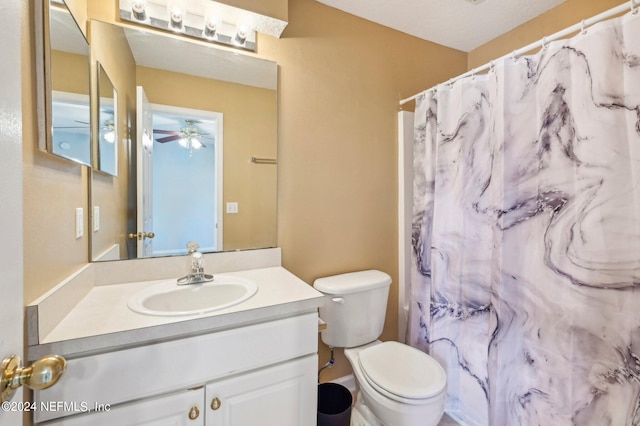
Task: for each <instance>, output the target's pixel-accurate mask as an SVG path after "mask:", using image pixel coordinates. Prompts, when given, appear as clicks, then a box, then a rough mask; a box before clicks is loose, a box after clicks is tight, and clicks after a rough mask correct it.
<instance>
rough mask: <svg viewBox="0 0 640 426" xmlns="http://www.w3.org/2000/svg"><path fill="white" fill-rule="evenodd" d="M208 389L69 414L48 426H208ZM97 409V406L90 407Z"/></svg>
mask: <svg viewBox="0 0 640 426" xmlns="http://www.w3.org/2000/svg"><path fill="white" fill-rule="evenodd" d="M203 406H204V389H203V388H199V389H195V390H188V391H183V392H176V393H172V394H168V395H162V396H158V397H155V398H149V399H145V400H142V401H138V402H133V403H129V404H122V405H118V406H116V407H108V406H103V407H100V409H101V410H102V411H92V412H90V413H87V414H80V415H75V416H69V417H65V418H62V419H60V420H54V421H53V422H50V423H47V426H54V425H55V426H86V425H91V426H114V425H118V426H204V416H205V413H204V410H203ZM89 408H91V409H93V407H89Z"/></svg>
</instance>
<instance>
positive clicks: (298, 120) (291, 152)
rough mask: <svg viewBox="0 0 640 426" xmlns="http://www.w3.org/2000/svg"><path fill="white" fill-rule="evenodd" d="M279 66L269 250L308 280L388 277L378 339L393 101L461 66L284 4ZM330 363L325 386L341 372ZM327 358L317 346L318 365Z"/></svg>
mask: <svg viewBox="0 0 640 426" xmlns="http://www.w3.org/2000/svg"><path fill="white" fill-rule="evenodd" d="M258 41H259V44H258V46H259V48H260V55H261V56H264V57H266V58H267V59H272V60H275V61H277V62H278V64H279V65H280V86H279V101H280V105H279V116H280V119H279V120H280V121H279V133H280V135H279V138H278V141H279V145H278V158H279V164H278V245H279V246H280V247H282V254H283V264H284V266H285V267H286V268H287V269H289V270H290V271H292V272H293V273H295V274H296V275H298V276H299V277H301V278H302V279H303V280H305V281H306V282H308V283H309V284H312V283H313V281H314V280H315V279H316V278H319V277H323V276H327V275H332V274H337V273H342V272H349V271H356V270H361V269H369V268H376V269H380V270H382V271H385V272H387V273H389V274H390V275H391V277H392V278H393V284H392V287H391V292H390V295H389V296H390V297H389V303H388V309H387V317H386V323H385V328H384V333H383V335H382V339H383V340H389V339H395V338H396V337H397V301H398V298H397V291H398V287H397V281H398V270H397V268H398V266H397V264H398V262H397V259H398V250H397V240H398V233H397V202H398V196H397V177H396V175H397V165H396V164H397V148H396V145H397V136H396V132H397V112H398V101H399V100H400V99H403V98H405V97H408V96H411V95H413V94H415V93H418V92H420V91H421V90H424V89H426V88H428V87H430V86H432V85H434V84H436V83H438V82H440V81H443V80H446V79H448V78H450V77H452V76H455V75H458V74H460V73H462V72H464V71H465V69H466V54H465V53H463V52H459V51H455V50H452V49H448V48H445V47H442V46H439V45H435V44H433V43H429V42H425V41H423V40H419V39H417V38H413V37H409V36H407V35H404V34H402V33H399V32H396V31H393V30H390V29H387V28H385V27H381V26H379V25H376V24H373V23H371V22H369V21H366V20H363V19H359V18H356V17H354V16H352V15H348V14H345V13H343V12H340V11H338V10H336V9H333V8H330V7H328V6H325V5H323V4H321V3H318V2H316V1H314V0H291V1H289V24H288V25H287V28H286V29H285V31H284V33H283V35H282V38H281V39H278V40H275V39H273V38H270V37H260V39H259V40H258ZM337 356H338V358H337V364H336V366H335V367H334V368H333V369H331V370H325V372H323V374H322V379H323V380H328V379H330V378H333V377H339V376H342V375H344V374H347V373H349V371H350V368H349V364H348V362H347V361H346V360H345V359H344V357H343V356H342V352H341V351H338V353H337ZM328 359H329V354H328V349H327V348H326V346H324V345H323V344H321V349H320V362H321V364H324V363H325V362H326V361H327V360H328Z"/></svg>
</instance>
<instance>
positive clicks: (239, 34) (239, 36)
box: [236, 25, 249, 44]
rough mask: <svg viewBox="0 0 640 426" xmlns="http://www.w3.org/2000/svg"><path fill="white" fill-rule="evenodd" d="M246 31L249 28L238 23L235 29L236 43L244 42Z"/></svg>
mask: <svg viewBox="0 0 640 426" xmlns="http://www.w3.org/2000/svg"><path fill="white" fill-rule="evenodd" d="M248 31H249V28H247V26H246V25H238V28H237V29H236V43H238V44H244V42H245V41H247V32H248Z"/></svg>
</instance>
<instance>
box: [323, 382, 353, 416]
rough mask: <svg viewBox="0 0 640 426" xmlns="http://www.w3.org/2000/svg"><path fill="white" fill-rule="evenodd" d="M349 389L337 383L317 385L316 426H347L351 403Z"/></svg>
mask: <svg viewBox="0 0 640 426" xmlns="http://www.w3.org/2000/svg"><path fill="white" fill-rule="evenodd" d="M352 402H353V398H352V396H351V392H349V389H347V388H345V387H344V386H342V385H339V384H337V383H321V384H319V385H318V426H349V423H350V422H351V403H352Z"/></svg>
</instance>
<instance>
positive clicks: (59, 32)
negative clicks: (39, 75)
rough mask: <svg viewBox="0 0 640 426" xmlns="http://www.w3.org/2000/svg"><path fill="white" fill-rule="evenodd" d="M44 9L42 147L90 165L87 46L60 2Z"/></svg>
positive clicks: (64, 6)
mask: <svg viewBox="0 0 640 426" xmlns="http://www.w3.org/2000/svg"><path fill="white" fill-rule="evenodd" d="M48 12H49V13H48V17H49V20H48V22H49V25H48V28H49V33H48V34H49V38H48V40H49V44H48V45H49V49H45V55H46V56H45V57H46V59H45V67H48V68H49V74H48V75H49V76H50V80H49V81H47V82H46V83H45V85H46V87H47V91H46V93H47V95H45V96H46V99H48V100H49V102H50V104H49V105H46V106H45V109H46V111H48V114H47V117H46V118H45V121H46V123H48V124H47V129H48V130H47V135H46V138H45V139H46V149H47V151H48V152H51V153H53V154H56V155H58V156H60V157H64V158H67V159H69V160H72V161H75V162H78V163H80V164H84V165H91V131H90V128H91V126H90V122H91V118H90V115H91V114H90V109H89V105H90V100H89V45H88V44H87V40H86V39H85V38H84V35H83V34H82V32H81V31H80V28H79V27H78V25H77V23H76V21H75V20H74V19H73V16H72V15H71V12H69V9H68V8H67V6H66V4H65V3H64V2H63V1H61V0H58V1H55V2H54V1H51V3H49V9H48ZM45 16H46V15H45ZM45 28H46V27H45ZM46 45H47V43H46V41H45V46H46ZM47 64H48V65H47ZM45 75H47V73H46V72H45ZM49 129H50V131H49Z"/></svg>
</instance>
